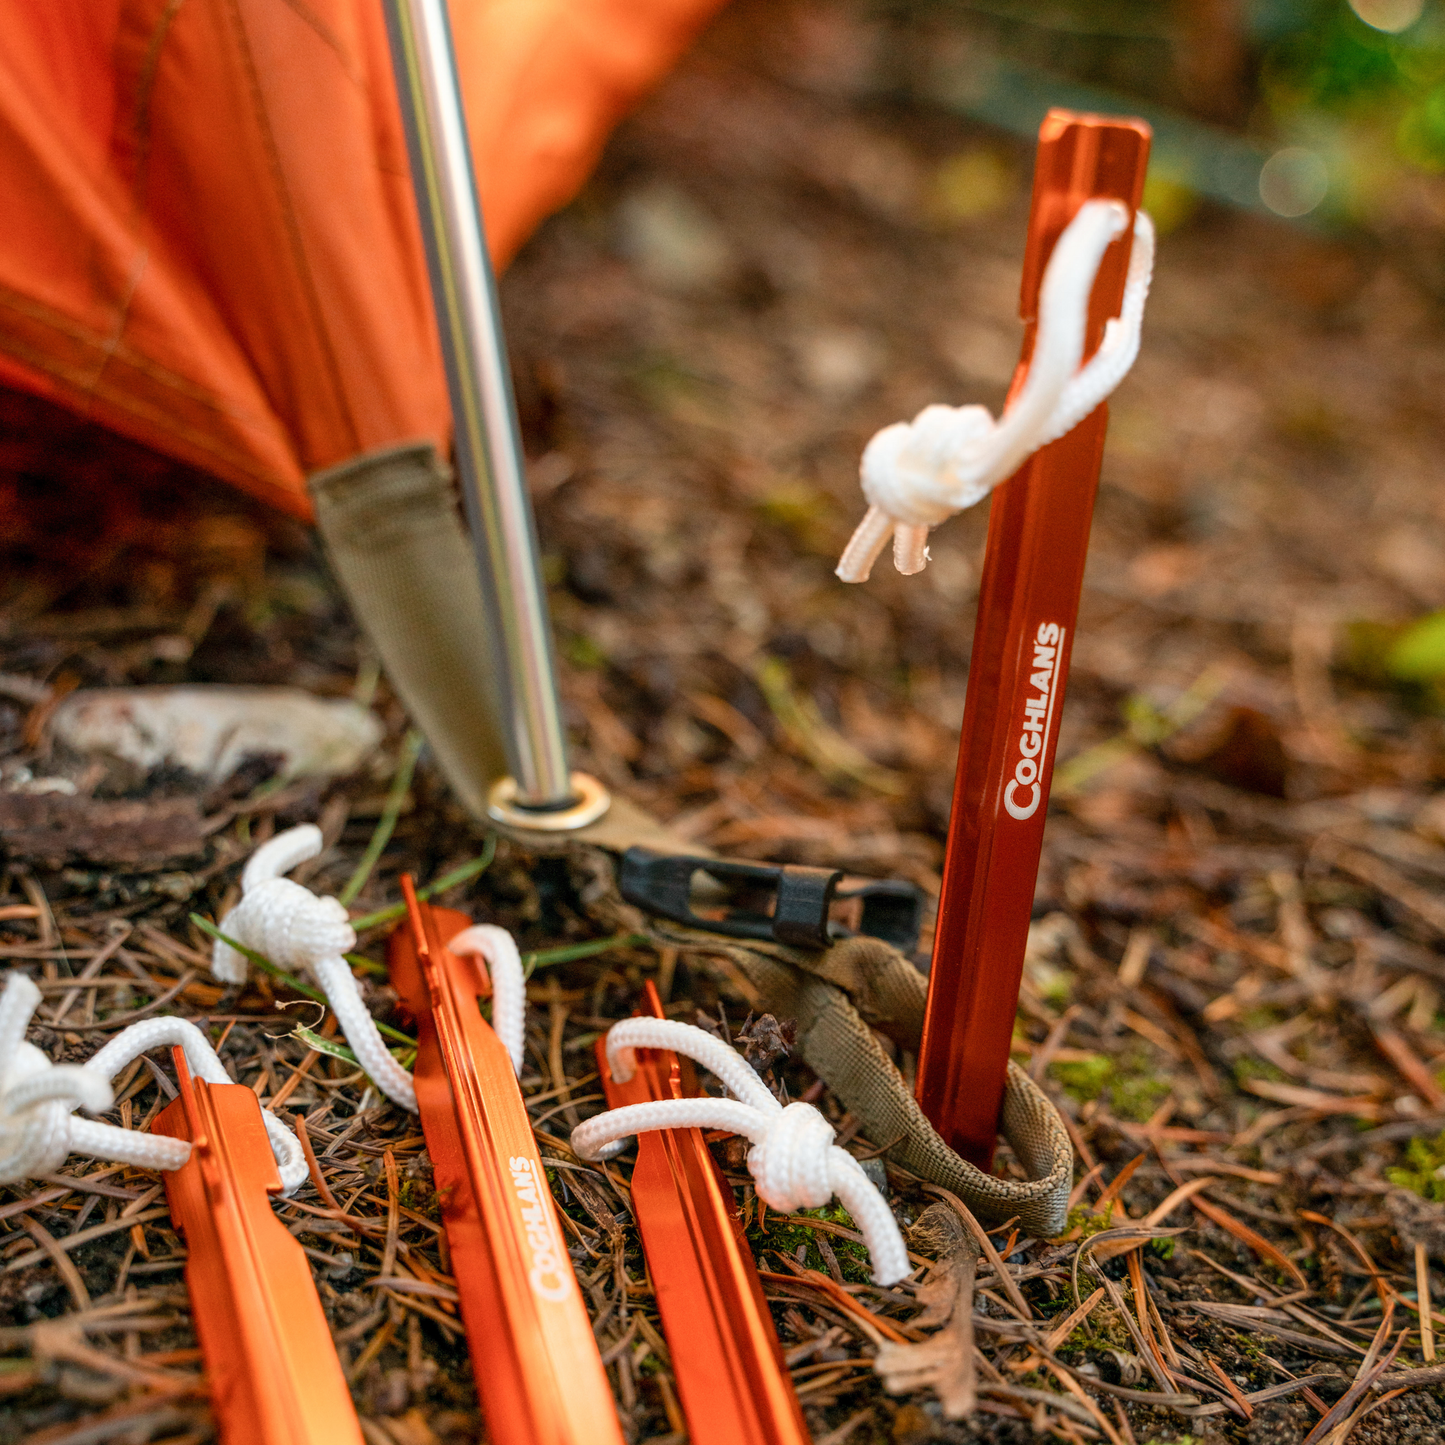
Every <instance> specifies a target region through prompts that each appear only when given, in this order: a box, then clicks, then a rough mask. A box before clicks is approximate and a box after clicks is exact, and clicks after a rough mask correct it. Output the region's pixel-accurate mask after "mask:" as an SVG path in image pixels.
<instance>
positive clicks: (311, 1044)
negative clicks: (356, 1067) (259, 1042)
mask: <svg viewBox="0 0 1445 1445" xmlns="http://www.w3.org/2000/svg"><path fill="white" fill-rule="evenodd" d="M291 1037H292V1038H293V1039H300V1040H301V1042H302V1043H303V1044H305V1045H306V1047H307V1048H310V1049H315V1050H316V1052H317V1053H318V1054H330V1055H331V1057H332V1058H333V1059H344V1060H345V1061H346V1062H347V1063H348V1064H359V1062H360V1061H359V1060H358V1059H357V1057H356V1055H355V1054H353V1053H352V1052H351V1050H350V1049H348V1048H347V1047H346V1045H345V1044H338V1043H334V1042H333V1041H332V1040H331V1039H323V1038H322V1037H321V1035H320V1034H318V1033H316V1032H314V1031H313V1030H312V1029H308V1028H307V1027H306V1025H305V1024H298V1025H297V1026H296V1027H295V1028H294V1029H292V1030H291Z"/></svg>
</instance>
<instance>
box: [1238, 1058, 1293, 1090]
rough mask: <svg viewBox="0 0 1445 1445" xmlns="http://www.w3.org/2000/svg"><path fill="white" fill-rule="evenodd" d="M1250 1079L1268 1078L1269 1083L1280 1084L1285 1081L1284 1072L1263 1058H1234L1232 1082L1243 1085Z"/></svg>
mask: <svg viewBox="0 0 1445 1445" xmlns="http://www.w3.org/2000/svg"><path fill="white" fill-rule="evenodd" d="M1251 1079H1268V1080H1270V1082H1271V1083H1275V1084H1282V1083H1284V1082H1285V1072H1284V1070H1283V1069H1281V1068H1279V1067H1278V1065H1276V1064H1271V1063H1269V1062H1268V1061H1267V1060H1264V1059H1236V1060H1235V1064H1234V1082H1235V1083H1236V1084H1239V1085H1240V1086H1241V1087H1243V1086H1244V1085H1245V1084H1247V1083H1248V1082H1249V1081H1250V1080H1251Z"/></svg>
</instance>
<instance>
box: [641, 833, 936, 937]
mask: <svg viewBox="0 0 1445 1445" xmlns="http://www.w3.org/2000/svg"><path fill="white" fill-rule="evenodd" d="M699 873H702V874H704V875H705V876H706V877H707V878H709V879H711V880H712V882H713V884H714V885H715V887H716V893H717V897H718V903H717V907H718V908H719V909H720V910H721V914H720V916H718V917H707V916H706V915H704V914H699V913H697V912H695V911H694V908H693V893H694V880H695V879H696V877H697V875H698V874H699ZM843 878H844V873H843V871H842V869H840V868H807V867H804V866H802V865H801V864H797V863H782V864H778V863H733V862H724V861H722V860H721V859H718V858H692V857H688V856H686V855H681V856H679V855H678V854H675V853H656V852H654V851H653V850H652V849H651V848H629V849H628V850H627V851H626V852H625V853H624V854H623V855H622V867H621V868H620V869H619V870H618V875H617V887H618V891H619V892H620V893H621V894H622V896H623V897H624V898H625V899H626V900H627V901H628V902H629V903H631V904H633V905H634V906H636V907H638V908H643V909H646V910H647V912H649V913H656V914H660V915H661V916H662V917H663V918H670V919H672V921H673V922H674V923H685V924H687V925H688V926H689V927H691V928H702V929H706V930H707V931H708V932H709V933H721V934H723V935H725V936H726V937H729V938H758V939H765V940H772V941H775V942H777V943H786V944H789V945H791V946H792V947H793V948H827V947H828V945H829V944H830V943H832V942H833V941H834V940H835V939H839V938H848V937H851V936H852V935H853V933H854V932H855V931H856V932H857V933H863V934H867V935H868V936H869V937H870V938H881V939H883V941H884V942H885V943H891V944H892V945H893V946H894V947H895V948H897V949H900V950H901V951H902V952H904V953H912V952H913V950H914V949H915V948H917V947H918V932H919V928H920V926H921V924H922V921H923V893H922V891H921V890H920V889H918V888H916V887H915V886H914V885H913V884H912V883H904V882H901V881H898V880H880V881H877V882H873V883H865V884H863V885H862V886H861V887H859V888H847V889H842V890H840V889H839V887H838V885H839V883H841V882H842V880H843ZM854 898H856V899H859V900H861V905H862V909H861V913H862V916H861V918H860V919H859V923H858V928H857V929H856V930H853V929H849V928H845V927H844V926H843V925H842V924H841V923H838V922H836V921H834V920H831V919H830V918H829V917H828V914H829V911H830V910H831V909H832V906H833V904H834V903H835V902H842V901H844V900H847V899H854ZM769 903H771V905H772V907H771V910H769V908H768V904H769ZM709 911H711V906H710V905H709Z"/></svg>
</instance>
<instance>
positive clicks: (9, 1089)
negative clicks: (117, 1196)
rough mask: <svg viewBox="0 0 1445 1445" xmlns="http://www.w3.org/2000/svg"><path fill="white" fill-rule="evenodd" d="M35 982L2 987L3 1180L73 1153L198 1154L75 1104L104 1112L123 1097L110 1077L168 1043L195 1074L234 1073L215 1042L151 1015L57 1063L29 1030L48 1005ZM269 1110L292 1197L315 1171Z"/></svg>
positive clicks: (20, 980) (177, 1162)
mask: <svg viewBox="0 0 1445 1445" xmlns="http://www.w3.org/2000/svg"><path fill="white" fill-rule="evenodd" d="M40 999H41V995H40V990H39V989H38V988H37V987H36V986H35V982H34V980H33V979H31V978H29V977H28V976H27V975H26V974H23V973H20V972H18V971H17V972H14V973H11V974H10V976H9V977H8V978H7V979H6V981H5V987H4V990H3V991H0V1183H4V1184H13V1183H17V1182H18V1181H20V1180H22V1179H33V1178H34V1177H36V1176H37V1175H41V1174H52V1173H54V1172H55V1170H57V1169H58V1168H59V1167H60V1166H61V1164H63V1163H64V1162H65V1159H66V1156H67V1155H69V1154H72V1153H75V1154H86V1155H89V1156H90V1157H91V1158H95V1159H108V1160H110V1161H112V1162H113V1163H117V1164H133V1165H136V1166H137V1167H139V1168H142V1169H179V1168H180V1167H181V1166H182V1165H183V1164H184V1163H185V1162H186V1160H188V1159H189V1158H190V1157H191V1146H190V1143H189V1141H187V1140H185V1139H171V1138H167V1137H166V1136H164V1135H161V1134H142V1133H141V1132H140V1131H139V1130H136V1129H118V1128H116V1127H115V1126H114V1125H112V1124H101V1123H97V1122H96V1121H94V1120H92V1119H80V1118H76V1117H75V1110H76V1109H84V1110H85V1111H86V1113H89V1114H103V1113H104V1112H105V1111H106V1110H107V1109H109V1108H110V1107H111V1105H112V1103H114V1100H115V1096H114V1093H113V1091H112V1089H111V1085H110V1081H111V1079H113V1078H114V1077H115V1075H116V1074H118V1073H119V1072H120V1071H121V1070H122V1069H123V1068H125V1067H126V1065H127V1064H129V1063H131V1062H132V1061H133V1060H135V1059H137V1058H139V1057H140V1056H141V1055H142V1054H144V1053H147V1052H149V1050H151V1049H153V1048H159V1047H161V1046H162V1045H167V1044H171V1045H179V1046H180V1047H181V1048H183V1049H184V1050H185V1053H186V1062H187V1064H188V1066H189V1067H190V1070H191V1073H192V1074H194V1075H195V1076H196V1077H197V1078H200V1079H205V1080H206V1081H207V1082H208V1083H212V1084H229V1083H230V1082H231V1077H230V1075H229V1074H227V1072H226V1068H225V1065H224V1064H222V1063H221V1060H220V1059H219V1058H218V1057H217V1055H216V1051H215V1049H213V1048H212V1047H211V1044H210V1041H209V1040H208V1039H207V1038H206V1036H205V1035H204V1034H203V1033H202V1032H201V1031H200V1029H198V1028H197V1027H196V1026H195V1024H193V1023H190V1022H188V1021H187V1020H185V1019H177V1018H154V1019H143V1020H141V1021H140V1022H139V1023H133V1024H131V1025H130V1027H129V1028H126V1029H123V1030H122V1031H121V1032H120V1033H119V1034H117V1035H116V1036H115V1038H113V1039H112V1040H111V1041H110V1042H109V1043H108V1044H106V1045H105V1047H104V1048H102V1049H100V1050H99V1051H98V1052H97V1053H96V1054H95V1055H94V1056H93V1057H92V1058H91V1059H90V1060H89V1061H88V1062H86V1063H84V1064H53V1063H51V1061H50V1060H49V1059H48V1058H46V1056H45V1054H44V1053H43V1052H42V1051H41V1050H40V1049H38V1048H36V1047H35V1045H34V1044H31V1043H27V1042H26V1041H25V1030H26V1028H27V1026H28V1025H29V1023H30V1020H31V1018H32V1017H33V1015H34V1013H35V1010H36V1009H37V1008H38V1007H39V1006H40ZM261 1117H262V1119H263V1121H264V1122H265V1125H266V1134H267V1137H268V1138H269V1140H270V1142H271V1150H272V1152H273V1154H274V1155H275V1156H276V1168H277V1172H278V1173H279V1174H280V1176H281V1188H282V1192H283V1193H285V1194H291V1193H294V1192H295V1190H296V1189H297V1188H299V1187H300V1185H301V1183H302V1182H303V1181H304V1180H305V1178H306V1175H307V1167H306V1156H305V1154H304V1153H303V1152H302V1149H301V1145H300V1142H299V1141H298V1140H297V1139H296V1137H295V1135H293V1134H292V1133H291V1131H290V1130H289V1129H287V1128H286V1126H285V1125H284V1124H283V1123H282V1122H281V1121H280V1120H279V1119H278V1118H277V1117H276V1116H275V1115H274V1114H272V1113H271V1112H270V1111H269V1110H266V1109H263V1110H262V1111H261Z"/></svg>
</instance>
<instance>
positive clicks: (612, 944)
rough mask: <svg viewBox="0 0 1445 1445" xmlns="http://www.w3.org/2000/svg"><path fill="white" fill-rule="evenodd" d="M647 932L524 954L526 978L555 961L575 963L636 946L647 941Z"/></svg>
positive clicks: (523, 967) (523, 962)
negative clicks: (613, 949)
mask: <svg viewBox="0 0 1445 1445" xmlns="http://www.w3.org/2000/svg"><path fill="white" fill-rule="evenodd" d="M646 942H647V935H646V934H645V933H619V934H617V935H616V936H615V937H614V938H594V939H593V940H592V941H591V942H590V943H569V944H567V945H566V946H564V947H562V948H544V949H542V950H541V951H540V952H538V953H524V954H523V955H522V971H523V975H524V976H525V977H526V978H531V976H532V975H533V974H534V973H535V972H536V971H537V970H538V969H539V968H547V967H549V966H550V965H551V964H554V963H575V962H576V961H577V960H578V959H579V958H591V957H592V956H593V955H594V954H597V953H606V952H607V951H608V949H610V948H635V947H636V946H637V945H638V944H639V943H646Z"/></svg>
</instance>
